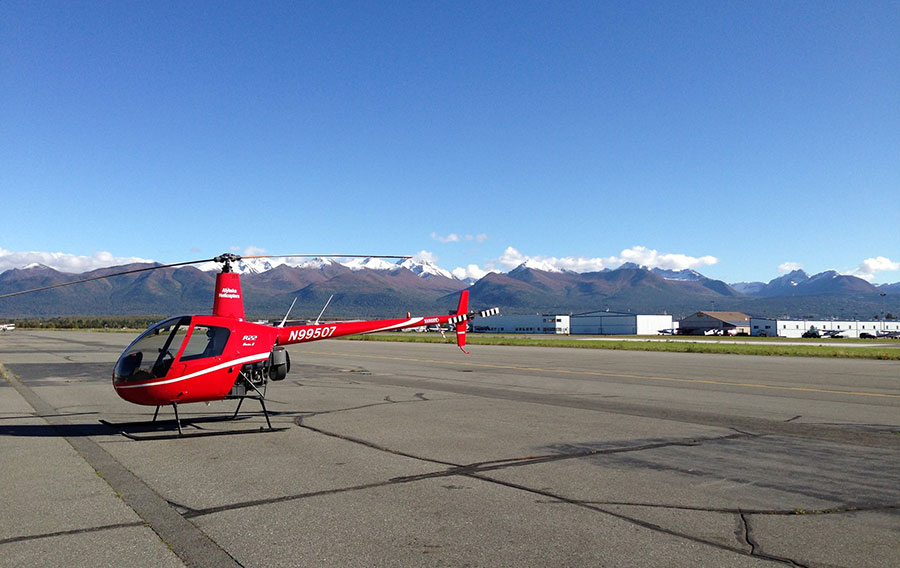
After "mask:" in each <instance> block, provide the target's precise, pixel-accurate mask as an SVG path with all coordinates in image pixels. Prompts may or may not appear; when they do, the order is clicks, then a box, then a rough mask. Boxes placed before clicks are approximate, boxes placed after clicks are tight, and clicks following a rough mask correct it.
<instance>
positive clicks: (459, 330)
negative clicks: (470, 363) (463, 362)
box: [456, 290, 469, 354]
mask: <svg viewBox="0 0 900 568" xmlns="http://www.w3.org/2000/svg"><path fill="white" fill-rule="evenodd" d="M468 311H469V291H468V290H463V291H462V292H460V293H459V305H458V306H456V315H457V316H466V315H467V314H468ZM461 319H462V321H460V322H457V324H456V344H457V345H459V348H460V349H462V352H463V353H466V354H468V353H469V352H468V351H466V327H467V326H468V323H466V319H467V318H466V317H463V318H461Z"/></svg>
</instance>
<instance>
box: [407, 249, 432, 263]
mask: <svg viewBox="0 0 900 568" xmlns="http://www.w3.org/2000/svg"><path fill="white" fill-rule="evenodd" d="M413 260H424V261H425V262H434V263H436V262H437V261H438V257H437V255H436V254H434V253H433V252H431V251H427V250H420V251H419V252H417V253H416V254H414V255H413Z"/></svg>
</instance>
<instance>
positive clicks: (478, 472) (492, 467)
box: [169, 393, 803, 567]
mask: <svg viewBox="0 0 900 568" xmlns="http://www.w3.org/2000/svg"><path fill="white" fill-rule="evenodd" d="M420 395H421V396H420ZM427 400H428V399H427V398H426V397H425V396H424V394H423V393H417V394H416V397H415V399H414V400H406V401H396V400H393V399H392V398H391V397H385V399H384V400H383V401H382V402H378V403H372V404H367V405H359V406H354V407H350V408H345V409H340V410H330V411H322V412H310V413H305V414H304V415H302V416H298V417H296V418H295V419H294V423H295V424H296V425H297V426H298V427H300V428H302V429H305V430H309V431H311V432H314V433H317V434H320V435H323V436H328V437H331V438H336V439H340V440H343V441H346V442H350V443H354V444H359V445H362V446H365V447H367V448H371V449H374V450H378V451H381V452H386V453H389V454H392V455H397V456H402V457H406V458H410V459H414V460H417V461H421V462H426V463H430V464H435V465H440V466H445V467H447V469H445V470H442V471H436V472H431V473H426V474H418V475H410V476H402V477H394V478H391V479H388V480H385V481H381V482H374V483H366V484H361V485H355V486H350V487H342V488H334V489H324V490H320V491H311V492H307V493H301V494H296V495H286V496H281V497H273V498H268V499H255V500H250V501H244V502H239V503H230V504H227V505H220V506H216V507H209V508H204V509H192V508H189V507H187V506H185V505H182V504H179V503H175V502H172V501H170V502H169V504H170V505H171V506H172V507H174V508H176V509H177V510H179V511H182V515H183V516H184V517H185V518H186V519H191V518H196V517H201V516H206V515H212V514H216V513H222V512H227V511H233V510H236V509H243V508H248V507H257V506H262V505H270V504H276V503H284V502H289V501H296V500H301V499H308V498H313V497H321V496H326V495H336V494H340V493H349V492H355V491H362V490H368V489H376V488H381V487H388V486H393V485H400V484H405V483H415V482H418V481H423V480H427V479H439V478H448V477H456V476H459V477H468V478H471V479H476V480H479V481H483V482H486V483H491V484H495V485H501V486H504V487H508V488H510V489H515V490H518V491H523V492H526V493H530V494H533V495H539V496H542V497H545V498H549V499H551V500H553V502H558V503H564V504H568V505H572V506H575V507H580V508H583V509H588V510H591V511H594V512H598V513H603V514H605V515H608V516H611V517H614V518H616V519H619V520H622V521H625V522H628V523H630V524H633V525H636V526H640V527H642V528H646V529H648V530H651V531H654V532H657V533H661V534H666V535H669V536H673V537H676V538H681V539H685V540H688V541H691V542H696V543H698V544H702V545H706V546H711V547H714V548H717V549H720V550H725V551H728V552H732V553H735V554H740V555H742V556H747V555H749V556H754V557H757V558H761V559H766V560H771V561H776V562H780V563H783V564H787V565H790V566H798V567H802V566H803V565H802V564H799V563H797V562H796V561H794V560H791V559H789V558H780V557H776V556H773V555H769V554H765V553H763V552H760V551H759V550H758V548H759V547H758V546H755V545H749V544H748V546H749V547H750V552H749V553H748V551H747V550H745V549H742V548H739V547H737V546H728V545H725V544H722V543H718V542H714V541H710V540H707V539H704V538H700V537H696V536H693V535H690V534H686V533H682V532H678V531H675V530H672V529H668V528H665V527H662V526H659V525H657V524H654V523H651V522H648V521H644V520H642V519H638V518H635V517H631V516H629V515H625V514H622V513H619V512H616V511H612V510H609V509H605V508H603V507H602V506H600V505H598V504H594V503H591V502H587V501H582V500H578V499H572V498H569V497H566V496H564V495H560V494H556V493H553V492H551V491H547V490H544V489H536V488H534V487H528V486H525V485H521V484H518V483H513V482H509V481H504V480H499V479H494V478H492V477H488V476H487V475H485V474H487V473H489V472H493V471H498V470H503V469H508V468H512V467H521V466H526V465H536V464H541V463H549V462H555V461H561V460H570V459H582V458H585V457H591V456H597V455H609V454H621V453H633V452H642V451H647V450H653V449H658V448H664V447H677V446H682V447H687V446H698V445H701V444H704V443H707V442H715V441H721V440H732V439H738V438H747V437H754V436H757V435H756V434H752V433H746V432H736V433H734V434H728V435H724V436H715V437H709V438H689V439H683V440H667V441H662V442H655V443H650V444H641V445H638V446H626V447H617V448H605V449H589V450H583V451H577V452H569V453H554V454H546V455H538V456H525V457H517V458H505V459H499V460H489V461H482V462H475V463H471V464H457V463H453V462H448V461H444V460H438V459H434V458H428V457H423V456H418V455H415V454H411V453H409V452H404V451H401V450H397V449H393V448H389V447H387V446H383V445H381V444H378V443H375V442H372V441H370V440H365V439H362V438H357V437H354V436H348V435H345V434H339V433H336V432H330V431H328V430H325V429H322V428H317V427H315V426H311V425H309V424H306V423H304V419H307V418H311V417H314V416H320V415H324V414H333V413H336V412H344V411H352V410H359V409H361V408H371V407H374V406H381V405H385V404H401V403H404V402H419V401H427ZM737 512H738V513H739V512H740V511H737ZM744 523H745V526H746V521H744ZM745 532H746V531H745Z"/></svg>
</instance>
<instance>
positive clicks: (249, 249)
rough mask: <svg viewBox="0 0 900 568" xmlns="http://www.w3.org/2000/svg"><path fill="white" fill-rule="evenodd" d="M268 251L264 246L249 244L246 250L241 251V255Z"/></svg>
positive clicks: (260, 253)
mask: <svg viewBox="0 0 900 568" xmlns="http://www.w3.org/2000/svg"><path fill="white" fill-rule="evenodd" d="M267 252H268V251H267V250H266V249H264V248H259V247H255V246H249V247H247V248H245V249H244V252H242V253H241V256H259V255H263V254H266V253H267Z"/></svg>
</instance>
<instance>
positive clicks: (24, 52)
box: [0, 1, 900, 283]
mask: <svg viewBox="0 0 900 568" xmlns="http://www.w3.org/2000/svg"><path fill="white" fill-rule="evenodd" d="M898 30H900V3H898V2H896V1H895V2H870V1H867V2H814V3H810V2H765V1H764V2H647V3H638V2H589V3H580V2H558V3H550V2H537V3H531V2H521V1H516V2H508V3H504V2H488V3H485V2H473V3H462V2H453V3H435V4H432V3H422V2H409V3H405V2H392V3H378V2H359V3H355V2H327V3H326V2H320V3H307V2H303V3H300V2H234V3H220V2H171V3H168V2H87V3H86V2H75V3H73V2H59V3H53V2H4V3H3V4H0V85H2V86H0V210H2V227H3V229H2V231H0V255H3V254H7V255H9V254H10V253H21V252H29V251H38V252H62V253H65V254H67V255H75V256H84V257H92V256H94V255H97V254H98V253H99V252H101V251H106V252H109V253H111V254H112V255H113V256H114V257H117V258H118V257H122V258H125V257H139V258H146V259H154V260H159V261H161V262H178V261H183V260H189V259H192V258H204V257H210V256H214V255H216V254H218V253H220V252H225V251H228V250H236V251H238V252H242V251H246V250H258V249H262V250H265V251H268V252H271V253H325V252H335V253H336V252H341V253H365V254H415V253H420V251H424V255H425V256H428V257H431V258H435V259H436V261H437V264H438V265H440V266H442V267H444V268H447V269H449V270H452V269H454V268H458V267H466V266H468V265H475V266H476V267H478V268H477V269H485V268H488V267H491V266H493V267H495V268H499V269H503V270H507V269H508V268H509V266H510V265H511V264H512V263H513V262H514V261H516V260H518V259H521V258H525V257H536V258H541V259H550V261H551V262H554V263H556V264H557V265H564V266H575V265H577V264H578V263H579V262H580V263H581V266H583V267H597V266H610V265H615V264H617V263H619V262H622V261H623V260H637V261H648V262H649V263H650V264H658V265H663V266H667V267H687V266H690V267H695V268H696V269H697V270H699V271H700V272H703V273H704V274H706V275H708V276H710V277H713V278H719V279H722V280H725V281H728V282H736V281H743V280H769V279H771V278H774V277H777V276H779V266H781V269H782V270H786V269H787V268H789V267H792V266H802V267H803V268H804V269H805V270H807V272H810V273H815V272H820V271H823V270H827V269H837V270H839V271H842V272H848V273H850V272H855V273H857V274H865V275H866V276H867V277H868V278H869V279H870V280H872V281H874V282H876V283H879V282H896V281H898V280H900V270H898V268H900V239H898V234H897V233H898V220H900V191H898V190H900V40H898ZM654 251H655V254H654ZM623 253H624V254H623ZM867 259H877V260H869V262H868V264H865V265H863V263H865V262H866V261H867ZM645 263H646V262H645ZM861 265H863V266H861ZM477 269H476V270H477Z"/></svg>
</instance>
